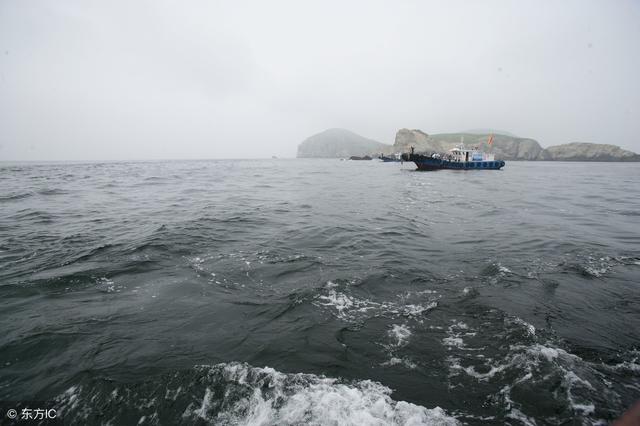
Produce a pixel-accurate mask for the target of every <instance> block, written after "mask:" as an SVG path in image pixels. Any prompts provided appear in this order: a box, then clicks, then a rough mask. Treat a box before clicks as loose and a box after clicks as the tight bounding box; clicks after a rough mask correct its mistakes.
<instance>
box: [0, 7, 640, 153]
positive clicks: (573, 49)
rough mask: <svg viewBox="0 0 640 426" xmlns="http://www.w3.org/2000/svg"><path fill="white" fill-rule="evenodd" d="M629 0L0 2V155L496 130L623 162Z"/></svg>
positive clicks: (630, 76) (632, 111)
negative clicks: (403, 131)
mask: <svg viewBox="0 0 640 426" xmlns="http://www.w3.org/2000/svg"><path fill="white" fill-rule="evenodd" d="M638 22H640V2H637V1H616V2H604V1H599V2H597V1H565V2H543V3H540V2H534V1H518V2H516V1H485V2H461V1H453V2H418V1H416V2H411V1H406V2H391V1H388V2H384V1H367V2H365V1H354V2H338V1H317V2H295V1H273V2H248V1H234V2H206V1H202V2H198V1H190V2H179V3H177V2H164V1H148V2H124V1H111V2H84V1H42V2H35V1H13V2H10V1H0V160H114V159H159V158H238V157H270V156H271V155H277V156H281V157H292V156H294V155H295V150H296V146H297V144H298V143H299V142H300V141H301V140H303V139H304V138H306V137H307V136H310V135H311V134H314V133H317V132H319V131H322V130H324V129H326V128H330V127H344V128H348V129H350V130H353V131H355V132H357V133H359V134H362V135H364V136H367V137H370V138H373V139H377V140H380V141H381V142H386V143H392V142H393V138H394V135H395V132H396V130H397V129H399V128H401V127H409V128H420V129H423V130H425V131H427V132H429V133H438V132H455V131H462V130H465V129H474V128H495V129H504V130H507V131H510V132H513V133H515V134H517V135H520V136H524V137H532V138H535V139H537V140H538V141H539V142H540V143H541V144H542V145H543V146H550V145H555V144H560V143H567V142H573V141H581V142H595V143H611V144H616V145H620V146H622V147H623V148H626V149H630V150H633V151H636V152H638V151H640V140H639V139H638V138H637V135H638V134H640V120H638V119H637V117H638V114H639V112H640V83H639V80H638V78H637V73H638V69H640V46H639V44H640V26H639V25H638Z"/></svg>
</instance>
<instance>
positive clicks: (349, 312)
mask: <svg viewBox="0 0 640 426" xmlns="http://www.w3.org/2000/svg"><path fill="white" fill-rule="evenodd" d="M336 287H338V284H335V283H333V282H331V281H328V282H327V284H326V285H325V287H324V288H325V291H326V293H325V294H321V295H318V296H316V297H315V299H314V301H313V302H312V303H313V304H314V305H316V306H322V307H329V308H332V309H335V311H336V316H337V317H338V318H340V319H342V320H346V321H354V320H358V319H361V318H362V317H364V316H367V317H371V316H380V315H385V316H388V317H393V318H395V317H398V316H404V317H409V318H414V319H417V320H418V321H421V319H420V317H421V316H422V315H424V314H425V313H426V312H428V311H431V310H433V309H435V308H436V307H437V306H438V302H437V301H435V300H432V301H430V302H429V303H427V304H420V303H412V304H406V303H404V300H403V299H404V298H401V301H400V302H401V303H398V302H394V301H390V302H382V303H379V302H374V301H372V300H369V299H360V298H357V297H355V296H353V295H349V294H347V293H346V292H342V291H339V290H337V289H336ZM347 291H348V290H347Z"/></svg>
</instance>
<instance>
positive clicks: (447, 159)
mask: <svg viewBox="0 0 640 426" xmlns="http://www.w3.org/2000/svg"><path fill="white" fill-rule="evenodd" d="M488 144H489V146H491V145H492V144H493V135H491V137H490V138H489V141H488ZM402 160H403V161H413V162H414V163H416V166H418V170H441V169H453V170H500V169H501V168H503V167H504V166H505V162H504V161H502V160H496V159H495V156H494V154H491V153H485V152H482V151H480V150H479V149H478V148H477V147H476V148H466V147H465V146H464V143H460V145H458V146H456V147H455V148H453V149H450V150H449V151H448V153H444V154H443V153H438V152H433V153H422V154H420V153H415V152H414V148H413V147H411V153H404V154H402Z"/></svg>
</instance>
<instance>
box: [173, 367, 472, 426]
mask: <svg viewBox="0 0 640 426" xmlns="http://www.w3.org/2000/svg"><path fill="white" fill-rule="evenodd" d="M214 368H216V367H214ZM224 370H225V371H224V373H223V374H224V377H225V379H226V380H227V381H229V382H231V383H237V384H239V385H243V386H247V387H248V390H249V391H250V392H249V393H250V395H249V396H247V397H245V398H241V399H239V400H238V401H236V402H235V403H233V404H229V405H228V408H226V409H225V410H223V411H221V412H219V413H217V414H216V415H213V412H210V413H209V414H207V415H206V418H205V420H206V421H208V422H211V423H221V424H239V425H297V424H316V425H319V424H327V425H338V424H340V425H376V426H378V425H380V426H382V425H422V424H433V425H458V424H459V422H458V421H457V420H456V419H455V418H454V417H451V416H448V415H447V414H446V413H445V411H444V410H442V409H441V408H439V407H436V408H433V409H428V408H425V407H422V406H419V405H415V404H412V403H409V402H405V401H394V400H393V399H391V397H390V394H391V390H390V389H389V388H387V387H385V386H383V385H381V384H379V383H376V382H372V381H369V380H364V381H361V382H357V383H355V384H352V385H348V384H343V383H339V382H338V381H337V380H336V379H331V378H325V377H318V376H314V375H310V374H283V373H280V372H277V371H275V370H273V369H271V368H251V367H248V366H246V365H243V364H232V365H227V366H224ZM212 398H213V396H212V395H211V393H210V391H209V390H208V389H207V391H206V392H205V394H204V396H203V401H202V403H201V405H200V406H199V407H195V408H192V409H187V411H185V413H184V416H185V417H188V418H191V417H195V418H198V417H201V414H202V411H203V410H202V407H211V404H212V402H213V401H212V400H211V399H212Z"/></svg>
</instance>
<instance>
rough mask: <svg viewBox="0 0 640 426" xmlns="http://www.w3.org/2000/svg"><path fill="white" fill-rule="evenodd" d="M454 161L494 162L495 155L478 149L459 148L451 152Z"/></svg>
mask: <svg viewBox="0 0 640 426" xmlns="http://www.w3.org/2000/svg"><path fill="white" fill-rule="evenodd" d="M449 154H450V155H451V156H452V157H453V160H454V161H494V155H493V154H488V153H486V152H482V151H479V150H478V149H477V148H476V149H468V148H465V147H464V146H457V147H455V148H453V149H450V150H449Z"/></svg>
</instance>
